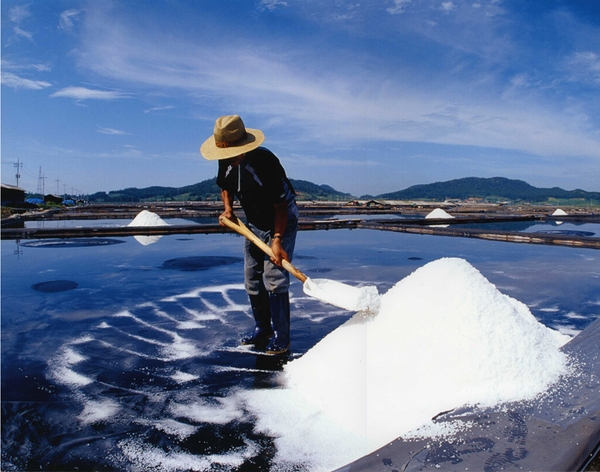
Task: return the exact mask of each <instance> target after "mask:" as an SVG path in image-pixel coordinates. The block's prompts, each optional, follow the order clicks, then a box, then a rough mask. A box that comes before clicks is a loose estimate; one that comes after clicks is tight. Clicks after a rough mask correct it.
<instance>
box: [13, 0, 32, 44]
mask: <svg viewBox="0 0 600 472" xmlns="http://www.w3.org/2000/svg"><path fill="white" fill-rule="evenodd" d="M29 16H31V12H30V11H29V5H18V6H16V7H13V8H11V9H9V10H8V19H9V20H10V21H11V22H12V23H14V24H15V26H14V27H13V32H14V33H15V36H17V37H21V38H25V39H28V40H29V41H33V35H32V34H31V33H30V32H28V31H25V30H24V29H22V28H21V22H22V21H23V20H25V19H26V18H28V17H29ZM9 43H10V40H9Z"/></svg>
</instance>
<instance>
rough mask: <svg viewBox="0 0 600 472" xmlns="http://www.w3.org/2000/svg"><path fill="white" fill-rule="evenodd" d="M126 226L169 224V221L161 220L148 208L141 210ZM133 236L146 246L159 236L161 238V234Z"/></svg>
mask: <svg viewBox="0 0 600 472" xmlns="http://www.w3.org/2000/svg"><path fill="white" fill-rule="evenodd" d="M127 226H169V223H167V222H166V221H165V220H163V219H162V218H161V217H160V216H158V215H157V214H156V213H152V212H151V211H148V210H142V211H141V212H139V213H138V214H137V216H136V217H135V218H134V219H133V221H132V222H131V223H129V224H128V225H127ZM134 238H135V240H136V241H137V242H138V243H140V244H141V245H142V246H148V245H150V244H154V243H155V242H157V241H158V240H159V239H160V238H162V236H159V235H154V236H134Z"/></svg>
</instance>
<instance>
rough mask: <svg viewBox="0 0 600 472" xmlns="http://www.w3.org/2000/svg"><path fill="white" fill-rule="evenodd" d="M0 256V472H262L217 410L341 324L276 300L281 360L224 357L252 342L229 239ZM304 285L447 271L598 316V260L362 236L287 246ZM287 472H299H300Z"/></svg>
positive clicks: (536, 303)
mask: <svg viewBox="0 0 600 472" xmlns="http://www.w3.org/2000/svg"><path fill="white" fill-rule="evenodd" d="M148 242H149V241H143V242H142V243H141V242H140V241H139V240H136V239H134V238H111V239H102V240H101V239H90V240H67V241H45V240H33V241H22V242H17V241H2V470H7V471H8V470H69V471H71V470H73V471H74V470H140V471H145V470H248V471H254V470H270V469H271V468H272V467H273V464H274V457H275V455H276V448H275V444H274V441H273V439H272V438H270V437H268V436H265V435H264V434H257V433H255V431H254V428H253V426H254V421H255V418H253V417H252V415H251V414H250V413H249V412H247V411H245V410H244V408H243V405H240V404H237V403H235V402H234V401H232V400H231V396H230V392H232V391H235V390H247V389H259V388H274V387H276V386H277V385H276V383H277V379H276V377H275V375H274V373H275V372H277V371H279V370H280V369H281V368H282V365H284V364H285V362H287V361H288V360H289V359H290V358H291V359H293V358H296V357H298V356H301V355H302V354H303V353H305V352H306V351H307V350H309V349H310V348H311V347H312V346H314V345H315V344H316V343H317V342H318V341H319V340H320V339H321V338H323V337H324V336H325V335H327V334H328V333H329V332H331V331H333V330H334V329H336V328H337V327H338V326H339V325H340V324H342V323H343V322H344V321H346V320H347V319H348V318H349V317H350V316H351V313H347V312H344V311H343V310H340V309H337V308H335V307H332V306H328V305H324V304H322V303H320V302H318V301H316V300H313V299H310V298H307V297H306V296H305V295H304V294H303V292H302V288H301V285H300V283H299V282H297V281H295V282H294V283H293V284H292V310H293V312H292V351H291V353H290V354H289V356H288V357H267V356H262V355H255V354H252V353H249V352H248V351H247V350H244V349H241V348H240V347H239V346H238V339H239V337H240V336H241V335H242V334H243V333H245V332H246V331H247V330H249V329H251V327H252V319H251V314H250V311H249V305H248V301H247V297H246V295H245V292H244V290H243V285H242V263H241V259H240V256H241V250H242V244H243V241H242V239H241V238H240V237H237V236H233V235H174V236H165V237H162V238H157V239H156V241H155V242H154V243H152V244H147V243H148ZM296 254H297V257H296V259H295V261H294V263H295V265H296V266H297V267H298V268H300V269H301V270H302V271H304V272H305V273H306V274H307V275H309V276H311V277H315V278H317V277H325V278H328V279H333V280H338V281H341V282H345V283H349V284H353V285H354V284H361V283H369V284H375V285H377V287H378V288H379V291H380V292H381V293H384V292H385V291H387V290H388V289H389V288H390V287H391V286H393V285H394V284H395V283H396V282H398V281H399V280H401V279H402V278H403V277H405V276H406V275H408V274H410V273H411V272H413V271H414V270H415V269H417V268H418V267H421V266H422V265H424V264H426V263H428V262H430V261H433V260H436V259H438V258H441V257H461V258H464V259H466V260H467V261H468V262H469V263H471V264H472V265H473V266H475V267H476V268H477V269H479V270H480V271H481V272H482V274H483V275H484V276H485V277H486V278H488V279H489V280H490V281H491V282H493V283H494V284H496V285H497V287H498V288H499V289H500V291H502V292H503V293H505V294H507V295H509V296H511V297H513V298H516V299H518V300H520V301H522V302H524V303H525V304H527V305H528V306H529V307H530V309H531V311H532V313H533V314H534V315H535V316H536V317H537V318H538V319H539V320H540V321H541V322H542V323H544V324H546V325H547V326H550V327H552V328H554V329H558V330H560V331H562V332H565V333H568V334H572V335H574V334H576V333H577V332H579V331H580V330H582V329H584V328H585V327H586V326H587V325H588V324H590V323H591V322H592V321H593V320H594V319H595V318H597V317H598V316H599V315H600V263H599V262H600V252H598V251H596V250H591V249H576V248H562V247H550V246H532V245H524V244H510V243H499V242H490V241H479V240H471V239H460V238H444V237H435V236H419V235H410V234H398V233H386V232H379V231H369V230H355V231H349V230H333V231H316V232H302V233H300V234H299V237H298V245H297V250H296ZM290 467H291V468H289V469H287V470H304V469H303V465H302V463H297V464H293V465H292V466H290Z"/></svg>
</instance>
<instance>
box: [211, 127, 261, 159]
mask: <svg viewBox="0 0 600 472" xmlns="http://www.w3.org/2000/svg"><path fill="white" fill-rule="evenodd" d="M246 134H247V136H246V139H244V140H243V141H242V142H241V143H239V144H236V145H235V146H231V147H226V148H220V147H217V145H216V144H215V137H214V136H211V137H210V138H208V139H207V140H206V141H204V142H203V143H202V146H200V154H202V157H204V159H208V160H209V161H219V160H221V159H230V158H232V157H236V156H239V155H240V154H244V153H245V152H250V151H252V150H254V149H256V148H257V147H258V146H260V145H261V144H262V143H263V142H264V141H265V135H264V133H263V132H262V131H261V130H259V129H252V128H246Z"/></svg>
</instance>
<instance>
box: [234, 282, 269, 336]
mask: <svg viewBox="0 0 600 472" xmlns="http://www.w3.org/2000/svg"><path fill="white" fill-rule="evenodd" d="M249 298H250V306H251V307H252V315H253V316H254V323H255V327H254V331H253V332H252V333H250V334H249V335H248V336H245V337H243V338H242V339H241V341H240V342H241V343H242V344H244V345H256V346H261V345H262V346H263V347H265V346H266V345H267V344H268V342H269V340H270V339H271V336H273V328H271V303H270V300H269V293H268V292H266V291H265V292H260V293H259V294H258V295H249Z"/></svg>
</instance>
